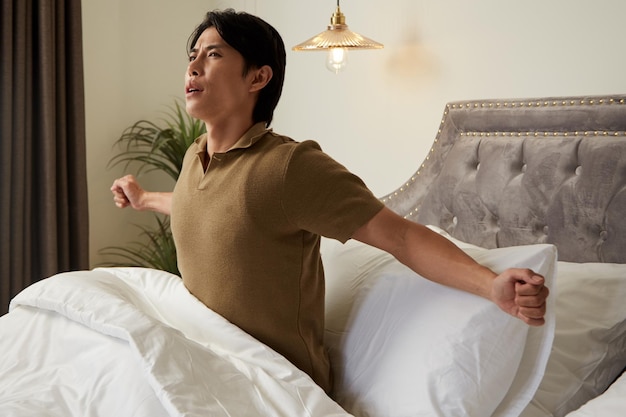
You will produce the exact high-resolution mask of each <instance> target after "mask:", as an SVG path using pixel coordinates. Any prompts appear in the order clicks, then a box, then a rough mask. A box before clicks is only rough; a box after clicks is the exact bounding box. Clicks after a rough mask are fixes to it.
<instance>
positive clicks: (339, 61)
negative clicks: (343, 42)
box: [326, 48, 348, 74]
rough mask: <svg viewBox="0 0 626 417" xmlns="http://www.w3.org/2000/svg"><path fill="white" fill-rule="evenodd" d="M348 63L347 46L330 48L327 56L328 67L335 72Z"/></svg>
mask: <svg viewBox="0 0 626 417" xmlns="http://www.w3.org/2000/svg"><path fill="white" fill-rule="evenodd" d="M347 64H348V51H347V50H346V49H345V48H330V49H329V50H328V55H327V56H326V68H328V70H329V71H332V72H334V73H335V74H337V73H339V71H343V69H344V68H345V67H346V65H347Z"/></svg>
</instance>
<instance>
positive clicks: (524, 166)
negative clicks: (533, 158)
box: [522, 164, 528, 172]
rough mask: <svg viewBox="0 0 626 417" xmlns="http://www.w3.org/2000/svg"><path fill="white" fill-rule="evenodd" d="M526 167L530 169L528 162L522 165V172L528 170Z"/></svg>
mask: <svg viewBox="0 0 626 417" xmlns="http://www.w3.org/2000/svg"><path fill="white" fill-rule="evenodd" d="M526 169H528V165H526V164H524V165H522V172H526Z"/></svg>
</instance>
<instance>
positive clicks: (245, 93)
mask: <svg viewBox="0 0 626 417" xmlns="http://www.w3.org/2000/svg"><path fill="white" fill-rule="evenodd" d="M243 70H244V59H243V56H241V54H240V53H239V52H238V51H237V50H235V49H234V48H232V47H231V46H230V45H228V44H227V43H226V42H225V41H224V40H223V39H222V37H221V36H220V35H219V33H217V30H215V28H214V27H211V28H208V29H207V30H205V31H204V32H202V34H201V35H200V37H199V38H198V41H197V42H196V44H195V45H194V46H193V49H192V51H191V52H190V54H189V65H188V67H187V72H186V74H185V98H186V103H187V112H188V113H189V114H190V115H191V116H193V117H195V118H197V119H200V120H203V121H204V122H207V123H219V122H220V121H222V120H226V119H229V118H231V117H232V116H233V115H238V116H241V114H240V113H241V112H249V113H250V117H252V108H253V107H254V100H255V96H254V94H253V93H252V92H251V91H250V82H251V74H248V75H247V76H246V77H244V76H243ZM251 72H252V71H251ZM244 116H245V115H244Z"/></svg>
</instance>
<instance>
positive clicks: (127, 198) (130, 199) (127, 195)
mask: <svg viewBox="0 0 626 417" xmlns="http://www.w3.org/2000/svg"><path fill="white" fill-rule="evenodd" d="M111 192H112V193H113V201H114V202H115V205H116V206H117V207H119V208H124V207H128V206H131V207H132V208H134V209H135V210H143V205H142V198H143V196H144V193H145V191H144V189H143V188H141V186H140V185H139V183H138V182H137V180H136V179H135V177H134V176H132V175H126V176H125V177H122V178H118V179H116V180H115V181H113V185H112V186H111Z"/></svg>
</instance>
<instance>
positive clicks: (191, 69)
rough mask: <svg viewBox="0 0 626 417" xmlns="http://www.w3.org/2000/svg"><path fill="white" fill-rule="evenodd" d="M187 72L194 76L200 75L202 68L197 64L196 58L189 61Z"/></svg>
mask: <svg viewBox="0 0 626 417" xmlns="http://www.w3.org/2000/svg"><path fill="white" fill-rule="evenodd" d="M187 74H188V75H189V76H194V77H195V76H198V75H200V70H199V68H198V65H197V64H196V60H193V61H189V65H187Z"/></svg>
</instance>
